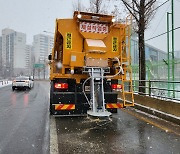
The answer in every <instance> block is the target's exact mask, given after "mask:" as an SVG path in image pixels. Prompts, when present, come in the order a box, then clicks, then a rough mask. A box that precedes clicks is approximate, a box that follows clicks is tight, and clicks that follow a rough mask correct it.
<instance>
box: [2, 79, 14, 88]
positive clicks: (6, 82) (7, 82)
mask: <svg viewBox="0 0 180 154" xmlns="http://www.w3.org/2000/svg"><path fill="white" fill-rule="evenodd" d="M11 84H12V81H7V80H0V88H2V87H5V86H9V85H11Z"/></svg>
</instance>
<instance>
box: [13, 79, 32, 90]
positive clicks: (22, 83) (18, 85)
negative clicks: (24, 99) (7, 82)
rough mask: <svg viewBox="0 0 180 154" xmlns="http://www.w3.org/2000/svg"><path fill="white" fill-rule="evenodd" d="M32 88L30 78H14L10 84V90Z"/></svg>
mask: <svg viewBox="0 0 180 154" xmlns="http://www.w3.org/2000/svg"><path fill="white" fill-rule="evenodd" d="M33 86H34V81H33V79H32V78H30V77H27V76H20V77H16V78H15V79H14V80H13V82H12V90H13V91H14V90H15V89H25V90H26V89H31V88H33Z"/></svg>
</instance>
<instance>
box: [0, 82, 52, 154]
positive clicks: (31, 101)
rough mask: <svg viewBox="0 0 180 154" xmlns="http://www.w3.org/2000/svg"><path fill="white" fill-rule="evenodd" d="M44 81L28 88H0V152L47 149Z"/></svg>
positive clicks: (32, 152) (21, 153)
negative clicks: (24, 89)
mask: <svg viewBox="0 0 180 154" xmlns="http://www.w3.org/2000/svg"><path fill="white" fill-rule="evenodd" d="M48 85H49V84H48V82H35V86H34V88H33V89H31V90H29V91H12V90H11V86H8V87H3V88H1V89H0V154H42V153H44V154H46V153H49V122H48V119H49V118H48V116H49V114H48V92H49V90H48V89H47V86H48ZM45 87H46V88H45Z"/></svg>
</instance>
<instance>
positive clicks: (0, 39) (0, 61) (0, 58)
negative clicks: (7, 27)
mask: <svg viewBox="0 0 180 154" xmlns="http://www.w3.org/2000/svg"><path fill="white" fill-rule="evenodd" d="M2 75H3V72H2V37H1V36H0V77H1V76H2Z"/></svg>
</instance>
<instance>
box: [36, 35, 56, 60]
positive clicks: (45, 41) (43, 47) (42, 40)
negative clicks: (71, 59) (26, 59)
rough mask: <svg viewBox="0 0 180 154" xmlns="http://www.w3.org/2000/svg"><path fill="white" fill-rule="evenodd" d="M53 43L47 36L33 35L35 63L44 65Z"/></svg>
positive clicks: (50, 37) (51, 38)
mask: <svg viewBox="0 0 180 154" xmlns="http://www.w3.org/2000/svg"><path fill="white" fill-rule="evenodd" d="M53 41H54V40H53V37H52V36H49V35H44V34H37V35H34V39H33V52H34V56H35V63H40V64H44V63H45V61H46V60H47V58H48V55H49V53H50V52H51V49H52V47H53Z"/></svg>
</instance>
